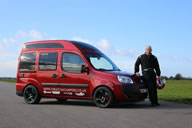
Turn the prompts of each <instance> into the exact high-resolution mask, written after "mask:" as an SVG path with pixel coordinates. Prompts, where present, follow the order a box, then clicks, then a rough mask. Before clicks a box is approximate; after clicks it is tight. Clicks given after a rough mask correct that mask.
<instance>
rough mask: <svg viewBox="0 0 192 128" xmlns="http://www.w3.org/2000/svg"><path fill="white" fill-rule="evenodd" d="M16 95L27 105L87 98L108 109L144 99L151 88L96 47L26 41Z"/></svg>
mask: <svg viewBox="0 0 192 128" xmlns="http://www.w3.org/2000/svg"><path fill="white" fill-rule="evenodd" d="M16 94H17V95H18V96H23V97H24V100H25V102H26V103H28V104H37V103H39V102H40V99H41V98H55V99H57V100H58V101H61V102H64V101H66V100H67V99H87V100H94V102H95V104H96V105H97V106H98V107H102V108H105V107H110V106H111V105H113V103H114V102H115V101H118V102H124V101H140V100H144V99H145V98H146V97H147V94H148V90H147V88H146V86H145V85H144V83H143V80H142V78H141V77H137V76H136V75H134V74H129V73H127V72H122V71H121V70H120V69H119V68H118V67H117V66H116V65H115V64H114V63H113V62H112V61H111V60H110V59H109V58H108V57H107V56H105V55H104V54H103V53H102V52H101V51H100V50H98V49H97V48H95V47H94V46H92V45H90V44H87V43H83V42H78V41H67V40H49V41H37V42H29V43H25V44H24V47H23V49H22V51H21V54H20V56H19V63H18V72H17V83H16Z"/></svg>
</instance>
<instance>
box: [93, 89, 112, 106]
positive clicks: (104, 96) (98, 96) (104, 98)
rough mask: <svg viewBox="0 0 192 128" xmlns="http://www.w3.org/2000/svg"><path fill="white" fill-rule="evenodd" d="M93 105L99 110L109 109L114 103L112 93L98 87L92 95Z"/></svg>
mask: <svg viewBox="0 0 192 128" xmlns="http://www.w3.org/2000/svg"><path fill="white" fill-rule="evenodd" d="M93 98H94V102H95V104H96V105H97V106H98V107H100V108H107V107H111V106H112V104H113V102H114V95H113V92H112V91H111V90H110V89H109V88H107V87H99V88H97V89H96V90H95V93H94V95H93Z"/></svg>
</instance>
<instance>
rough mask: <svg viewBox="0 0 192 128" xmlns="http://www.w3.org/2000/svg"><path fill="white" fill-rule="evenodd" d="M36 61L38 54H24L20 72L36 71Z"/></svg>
mask: <svg viewBox="0 0 192 128" xmlns="http://www.w3.org/2000/svg"><path fill="white" fill-rule="evenodd" d="M35 61H36V53H22V54H21V59H20V64H19V70H34V69H35Z"/></svg>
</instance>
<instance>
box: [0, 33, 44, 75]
mask: <svg viewBox="0 0 192 128" xmlns="http://www.w3.org/2000/svg"><path fill="white" fill-rule="evenodd" d="M44 38H45V36H44V34H43V33H41V32H39V31H37V30H35V29H31V30H29V31H22V30H18V31H17V32H16V33H15V34H14V35H13V36H11V37H5V38H2V39H0V62H1V63H0V71H1V74H0V76H12V77H15V74H16V69H17V68H16V67H17V64H16V63H17V59H18V56H19V53H20V51H21V49H22V47H23V43H24V42H28V41H33V40H42V39H44Z"/></svg>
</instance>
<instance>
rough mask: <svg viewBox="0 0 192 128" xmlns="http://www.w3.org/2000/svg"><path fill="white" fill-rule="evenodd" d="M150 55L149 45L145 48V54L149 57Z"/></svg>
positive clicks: (150, 48)
mask: <svg viewBox="0 0 192 128" xmlns="http://www.w3.org/2000/svg"><path fill="white" fill-rule="evenodd" d="M151 53H152V47H151V46H150V45H147V46H146V48H145V54H146V55H150V54H151Z"/></svg>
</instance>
